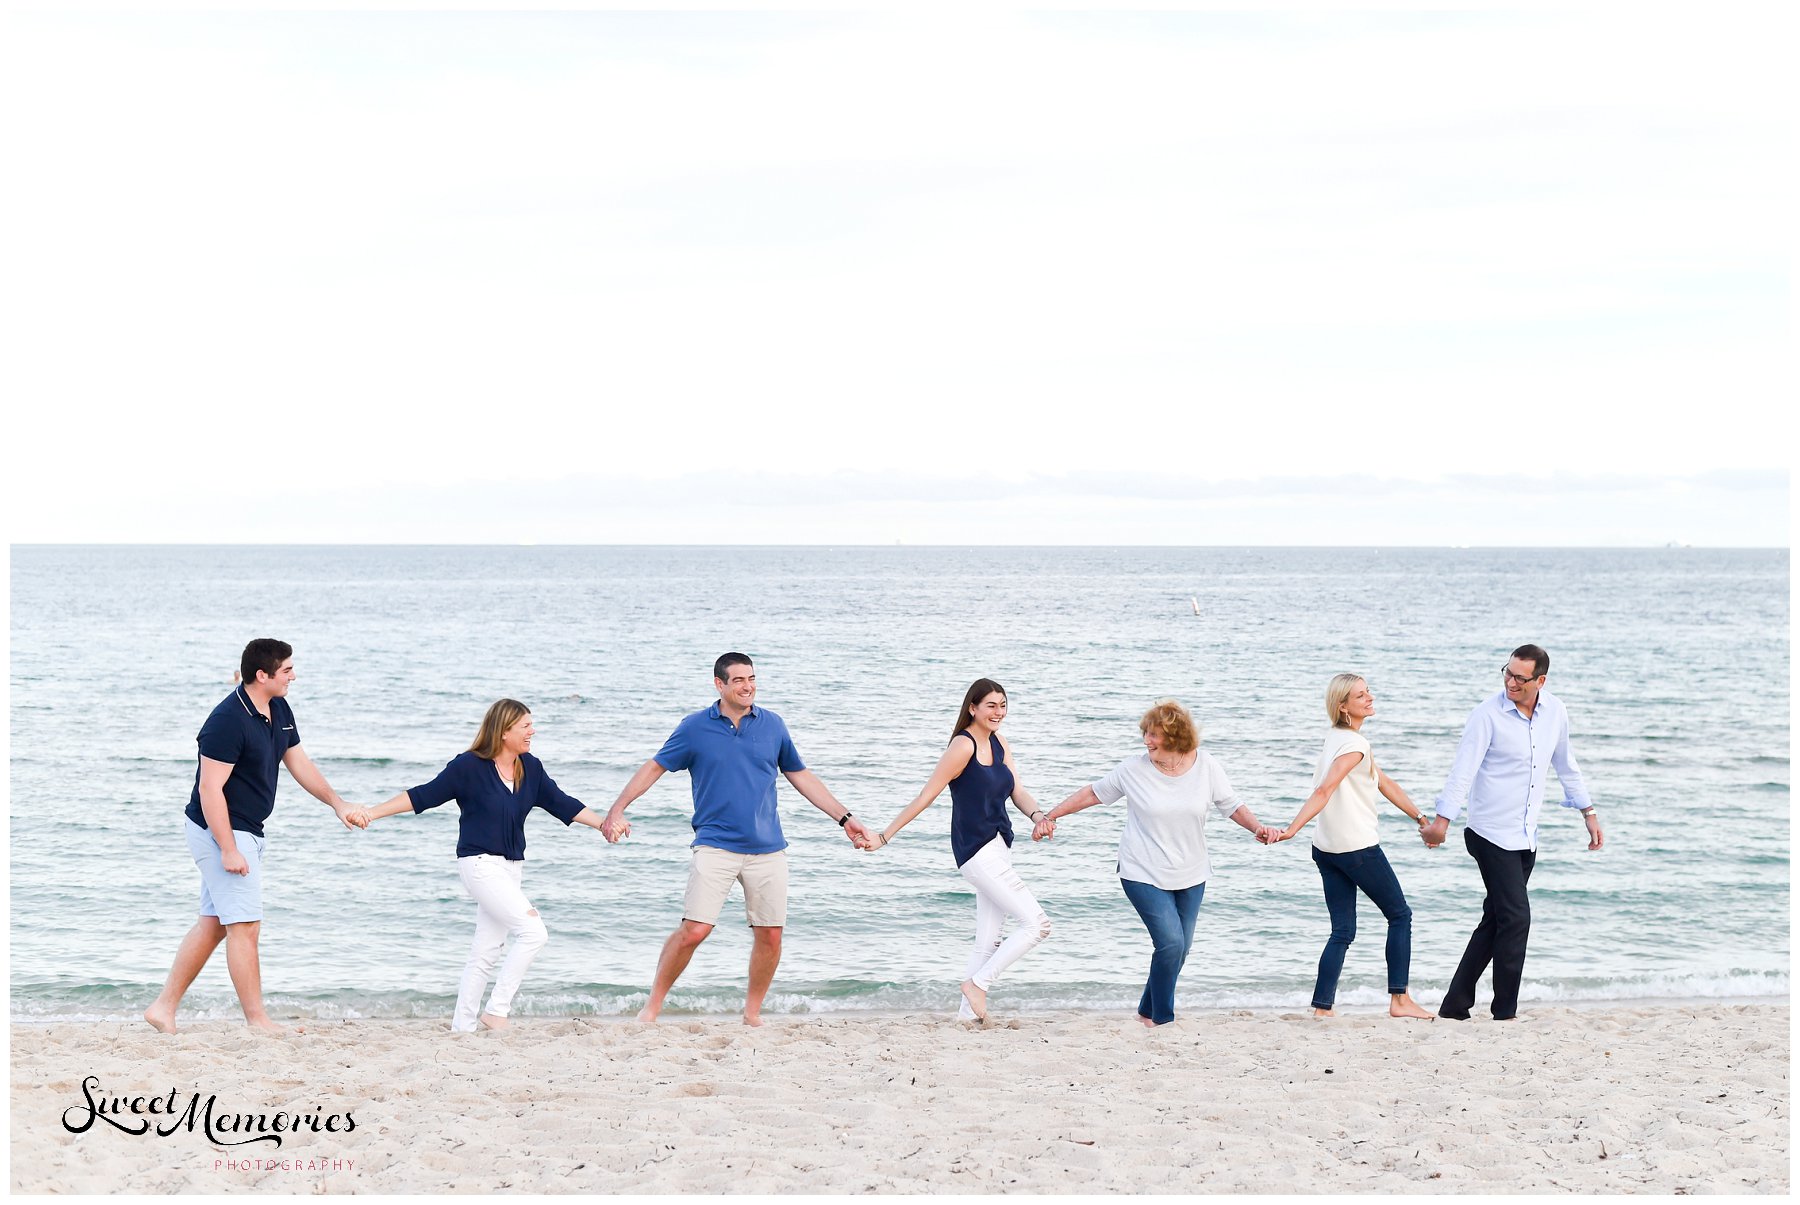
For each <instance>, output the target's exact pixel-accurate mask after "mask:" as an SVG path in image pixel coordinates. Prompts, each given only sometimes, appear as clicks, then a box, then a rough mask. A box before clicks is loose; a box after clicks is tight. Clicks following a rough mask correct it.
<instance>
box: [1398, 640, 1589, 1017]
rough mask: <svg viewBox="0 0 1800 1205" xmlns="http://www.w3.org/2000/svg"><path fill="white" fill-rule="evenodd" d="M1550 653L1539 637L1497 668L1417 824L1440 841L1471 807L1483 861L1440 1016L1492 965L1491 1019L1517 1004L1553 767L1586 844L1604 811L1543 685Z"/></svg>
mask: <svg viewBox="0 0 1800 1205" xmlns="http://www.w3.org/2000/svg"><path fill="white" fill-rule="evenodd" d="M1549 672H1550V654H1549V653H1547V652H1545V651H1544V650H1543V649H1541V648H1539V647H1538V646H1537V645H1535V644H1526V645H1521V646H1519V647H1518V648H1516V649H1514V650H1513V655H1512V659H1511V660H1510V661H1509V662H1508V663H1507V665H1506V668H1505V669H1504V670H1502V671H1501V674H1502V681H1503V683H1504V685H1505V689H1504V690H1502V691H1500V692H1499V693H1498V694H1496V695H1494V696H1492V697H1491V698H1489V699H1487V700H1485V701H1484V702H1483V703H1482V704H1481V705H1480V706H1478V707H1477V708H1475V710H1474V711H1472V712H1470V713H1469V720H1468V723H1466V724H1465V725H1463V735H1462V743H1461V744H1460V745H1458V746H1457V749H1456V760H1455V762H1453V763H1452V764H1451V766H1450V776H1449V778H1448V779H1447V780H1446V781H1445V783H1444V789H1443V790H1442V791H1441V792H1439V794H1438V797H1437V804H1436V810H1437V819H1435V820H1433V821H1432V822H1431V823H1430V824H1429V825H1427V826H1426V827H1425V829H1424V830H1423V836H1424V838H1425V844H1426V845H1428V846H1431V847H1432V848H1433V849H1435V848H1437V847H1438V846H1439V845H1442V844H1443V842H1444V837H1445V835H1446V834H1447V833H1448V832H1449V831H1450V822H1451V821H1452V820H1454V819H1456V818H1457V816H1459V815H1462V814H1463V813H1464V812H1465V810H1466V811H1467V813H1468V814H1467V818H1466V820H1465V822H1464V828H1463V843H1464V844H1465V845H1467V846H1468V849H1469V853H1470V855H1471V856H1473V857H1474V859H1475V863H1476V865H1477V866H1479V867H1480V868H1481V881H1482V883H1483V884H1484V885H1485V886H1486V887H1487V897H1486V898H1485V899H1483V900H1482V902H1481V923H1480V924H1479V925H1477V926H1476V927H1475V932H1474V933H1472V934H1471V935H1470V936H1469V945H1468V948H1467V949H1465V950H1464V951H1463V956H1462V961H1461V962H1460V963H1459V964H1457V968H1456V974H1455V975H1453V976H1452V977H1451V979H1450V989H1449V991H1447V992H1446V993H1445V994H1444V1001H1443V1003H1442V1004H1441V1005H1440V1006H1439V1007H1438V1015H1439V1016H1441V1017H1450V1018H1452V1019H1454V1020H1458V1021H1466V1020H1468V1019H1469V1010H1470V1009H1471V1008H1472V1007H1474V1004H1475V985H1476V983H1477V982H1479V981H1480V979H1481V976H1482V974H1483V973H1484V972H1485V971H1486V970H1487V968H1488V964H1489V963H1490V962H1491V963H1493V966H1494V1005H1493V1008H1494V1019H1495V1020H1497V1021H1506V1020H1510V1019H1511V1018H1513V1017H1515V1016H1517V1015H1518V1012H1519V981H1520V979H1521V978H1522V977H1523V976H1524V971H1525V943H1526V940H1527V939H1528V938H1529V937H1530V935H1531V901H1530V899H1529V898H1528V897H1527V895H1526V891H1525V885H1526V884H1527V883H1528V882H1529V881H1530V880H1531V868H1532V866H1533V865H1534V864H1535V863H1536V862H1537V826H1538V813H1539V811H1540V810H1541V809H1542V808H1543V804H1544V790H1545V787H1546V786H1547V785H1548V783H1549V779H1550V771H1551V770H1552V769H1554V770H1555V771H1556V777H1557V778H1558V780H1560V781H1561V783H1562V787H1563V799H1562V806H1564V807H1567V808H1579V809H1580V810H1581V814H1582V816H1583V818H1584V819H1585V820H1586V821H1587V830H1588V848H1589V849H1599V848H1600V846H1601V844H1602V841H1603V837H1602V834H1601V832H1600V818H1599V815H1598V813H1597V812H1596V811H1595V809H1594V805H1593V803H1592V802H1590V801H1589V799H1588V793H1587V784H1586V783H1584V782H1583V781H1582V779H1581V767H1580V766H1578V765H1576V764H1575V755H1574V754H1573V753H1571V752H1570V751H1569V713H1568V711H1567V709H1565V708H1564V707H1563V705H1562V703H1561V702H1560V701H1559V700H1558V699H1557V698H1556V696H1554V695H1552V694H1551V693H1550V692H1549V691H1547V690H1545V689H1544V682H1545V679H1546V678H1548V677H1549Z"/></svg>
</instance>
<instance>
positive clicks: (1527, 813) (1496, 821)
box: [1435, 690, 1592, 851]
mask: <svg viewBox="0 0 1800 1205" xmlns="http://www.w3.org/2000/svg"><path fill="white" fill-rule="evenodd" d="M1552 767H1554V768H1555V769H1556V777H1557V779H1558V780H1559V781H1561V783H1562V786H1563V800H1562V806H1564V807H1566V808H1585V807H1589V806H1592V805H1591V804H1590V803H1589V801H1588V793H1587V784H1586V783H1584V782H1582V780H1581V767H1580V766H1578V765H1576V764H1575V755H1574V754H1573V753H1572V752H1570V751H1569V712H1568V709H1567V708H1565V707H1564V706H1563V705H1562V703H1561V701H1560V700H1558V699H1557V698H1556V696H1555V695H1553V694H1551V693H1550V692H1549V691H1547V690H1540V691H1538V697H1537V706H1535V707H1533V708H1532V712H1531V717H1530V718H1529V719H1527V718H1526V716H1525V713H1524V712H1522V711H1520V710H1519V708H1518V704H1516V703H1514V702H1513V701H1512V700H1511V699H1509V698H1507V697H1506V692H1505V691H1504V690H1502V691H1499V692H1497V693H1496V694H1495V695H1494V696H1493V697H1492V698H1490V699H1488V700H1486V701H1485V702H1483V703H1482V704H1481V705H1480V706H1479V707H1477V708H1476V709H1475V710H1474V711H1471V712H1470V713H1469V721H1468V723H1466V724H1464V725H1463V734H1462V744H1460V745H1458V746H1457V747H1456V760H1455V761H1454V762H1453V763H1451V766H1450V777H1449V778H1448V779H1446V780H1445V782H1444V789H1443V790H1442V791H1440V792H1438V797H1437V803H1436V805H1435V806H1436V809H1437V814H1438V815H1440V816H1442V817H1444V818H1445V819H1446V820H1455V819H1456V818H1457V816H1459V815H1461V814H1462V812H1463V811H1464V809H1465V808H1466V809H1467V811H1468V818H1467V820H1466V821H1465V823H1467V824H1468V826H1469V827H1470V828H1472V829H1474V830H1475V831H1476V832H1477V833H1479V834H1481V836H1483V837H1485V838H1487V839H1488V840H1489V841H1492V842H1493V843H1494V844H1495V845H1498V846H1499V847H1500V848H1501V849H1529V850H1534V851H1535V850H1536V849H1537V824H1538V810H1539V809H1540V808H1541V807H1542V806H1543V803H1544V789H1545V787H1546V786H1547V785H1548V783H1549V781H1550V769H1551V768H1552Z"/></svg>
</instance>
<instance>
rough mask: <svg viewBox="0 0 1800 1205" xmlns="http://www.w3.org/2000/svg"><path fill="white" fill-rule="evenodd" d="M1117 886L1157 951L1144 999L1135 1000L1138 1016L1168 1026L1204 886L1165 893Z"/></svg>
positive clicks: (1126, 882) (1144, 886) (1131, 883)
mask: <svg viewBox="0 0 1800 1205" xmlns="http://www.w3.org/2000/svg"><path fill="white" fill-rule="evenodd" d="M1119 886H1121V887H1123V888H1124V889H1125V898H1126V899H1128V900H1130V901H1131V906H1132V907H1133V908H1136V909H1137V912H1138V915H1139V916H1140V917H1142V918H1143V920H1144V928H1146V929H1148V930H1150V940H1151V942H1152V943H1154V944H1155V946H1156V952H1155V953H1154V954H1152V955H1151V956H1150V980H1149V982H1148V983H1146V984H1144V995H1143V998H1142V999H1140V1000H1139V1001H1138V1016H1140V1017H1148V1018H1150V1020H1151V1021H1153V1022H1155V1023H1156V1024H1158V1025H1167V1024H1168V1023H1169V1022H1170V1021H1173V1020H1174V1019H1175V980H1176V978H1177V977H1178V976H1180V974H1181V964H1182V963H1184V962H1186V961H1187V956H1188V947H1189V946H1191V945H1193V944H1194V922H1195V921H1197V920H1199V919H1200V900H1201V899H1202V898H1203V897H1204V896H1205V895H1206V884H1205V883H1195V884H1194V885H1193V886H1192V887H1183V888H1182V889H1181V890H1179V891H1164V890H1163V889H1162V888H1161V887H1152V886H1151V885H1150V884H1149V883H1139V882H1136V881H1135V880H1132V879H1120V880H1119Z"/></svg>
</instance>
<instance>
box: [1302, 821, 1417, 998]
mask: <svg viewBox="0 0 1800 1205" xmlns="http://www.w3.org/2000/svg"><path fill="white" fill-rule="evenodd" d="M1312 856H1313V861H1314V862H1316V863H1318V866H1319V878H1320V879H1321V880H1323V882H1324V886H1325V907H1326V908H1328V909H1330V911H1331V940H1330V941H1327V942H1326V943H1325V951H1324V953H1322V954H1320V955H1319V978H1318V982H1317V983H1315V984H1314V985H1313V999H1312V1006H1313V1007H1314V1008H1331V1007H1332V1006H1333V1005H1334V1004H1335V1003H1336V1002H1337V987H1338V976H1339V975H1341V974H1342V973H1343V970H1344V954H1345V953H1346V952H1347V951H1348V950H1349V949H1350V943H1351V942H1353V941H1355V940H1356V893H1357V891H1358V890H1361V891H1362V893H1363V894H1364V895H1366V896H1368V897H1369V898H1370V899H1371V900H1374V901H1375V906H1376V907H1377V908H1379V909H1381V914H1382V915H1383V916H1385V917H1387V923H1388V930H1387V969H1388V994H1389V995H1396V996H1397V995H1399V994H1400V993H1402V992H1404V991H1406V989H1407V977H1408V976H1409V975H1410V974H1411V972H1412V909H1411V908H1408V907H1407V906H1406V895H1405V894H1404V893H1403V892H1402V891H1401V890H1400V880H1399V879H1397V878H1395V877H1394V868H1393V867H1392V866H1390V865H1388V860H1387V855H1386V854H1384V853H1382V852H1381V846H1379V845H1371V846H1369V847H1368V848H1367V849H1353V850H1351V851H1350V852H1348V853H1342V854H1328V853H1326V852H1325V851H1324V850H1322V849H1320V848H1319V847H1318V846H1316V845H1315V846H1313V851H1312Z"/></svg>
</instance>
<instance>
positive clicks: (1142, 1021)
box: [1137, 1013, 1156, 1029]
mask: <svg viewBox="0 0 1800 1205" xmlns="http://www.w3.org/2000/svg"><path fill="white" fill-rule="evenodd" d="M1137 1023H1138V1024H1139V1025H1142V1026H1143V1027H1144V1028H1145V1029H1155V1028H1156V1022H1155V1021H1152V1020H1151V1019H1150V1018H1149V1017H1146V1016H1145V1015H1144V1014H1143V1013H1139V1014H1138V1015H1137Z"/></svg>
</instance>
